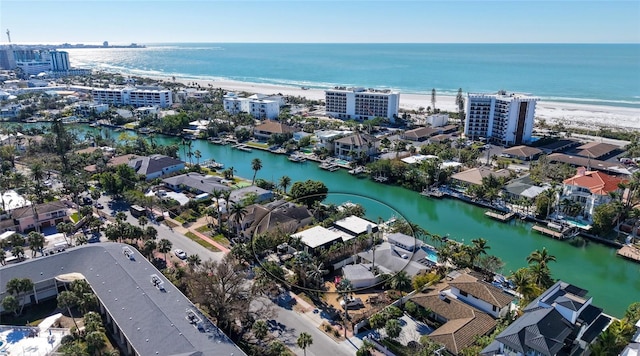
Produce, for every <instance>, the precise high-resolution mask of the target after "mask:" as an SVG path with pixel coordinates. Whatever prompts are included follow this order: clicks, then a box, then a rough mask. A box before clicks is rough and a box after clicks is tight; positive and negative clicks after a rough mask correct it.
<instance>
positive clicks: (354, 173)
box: [349, 166, 367, 175]
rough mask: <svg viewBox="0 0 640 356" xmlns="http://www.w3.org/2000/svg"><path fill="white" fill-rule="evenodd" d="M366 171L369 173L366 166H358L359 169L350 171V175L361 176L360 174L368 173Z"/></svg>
mask: <svg viewBox="0 0 640 356" xmlns="http://www.w3.org/2000/svg"><path fill="white" fill-rule="evenodd" d="M366 171H367V168H366V167H364V166H357V167H356V168H354V169H350V170H349V174H353V175H357V174H360V173H364V172H366Z"/></svg>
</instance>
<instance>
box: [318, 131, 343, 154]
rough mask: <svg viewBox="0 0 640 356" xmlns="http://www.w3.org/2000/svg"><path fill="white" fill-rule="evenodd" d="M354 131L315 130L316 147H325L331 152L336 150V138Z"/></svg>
mask: <svg viewBox="0 0 640 356" xmlns="http://www.w3.org/2000/svg"><path fill="white" fill-rule="evenodd" d="M351 133H352V131H336V130H318V131H316V132H315V136H316V140H315V141H316V143H315V148H317V149H321V148H325V149H326V150H327V151H329V152H334V151H335V147H336V146H335V140H337V139H339V138H341V137H344V136H346V135H350V134H351Z"/></svg>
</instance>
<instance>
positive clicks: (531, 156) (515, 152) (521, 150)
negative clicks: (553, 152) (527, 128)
mask: <svg viewBox="0 0 640 356" xmlns="http://www.w3.org/2000/svg"><path fill="white" fill-rule="evenodd" d="M541 153H542V150H541V149H539V148H536V147H529V146H522V145H520V146H514V147H510V148H505V149H504V150H502V154H503V155H508V156H509V157H512V158H517V159H519V160H522V161H533V160H535V159H536V158H538V156H540V154H541Z"/></svg>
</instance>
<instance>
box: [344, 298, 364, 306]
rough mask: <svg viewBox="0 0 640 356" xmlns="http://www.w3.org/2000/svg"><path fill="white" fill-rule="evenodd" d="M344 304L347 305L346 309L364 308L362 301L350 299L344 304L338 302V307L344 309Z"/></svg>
mask: <svg viewBox="0 0 640 356" xmlns="http://www.w3.org/2000/svg"><path fill="white" fill-rule="evenodd" d="M345 304H346V305H347V307H349V308H359V307H364V303H362V299H360V298H351V299H347V301H346V303H345V301H344V299H343V300H341V301H340V306H341V307H343V308H344V306H345Z"/></svg>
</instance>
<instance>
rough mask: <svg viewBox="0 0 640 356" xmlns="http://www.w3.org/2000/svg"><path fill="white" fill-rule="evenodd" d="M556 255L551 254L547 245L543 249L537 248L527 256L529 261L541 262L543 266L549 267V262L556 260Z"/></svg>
mask: <svg viewBox="0 0 640 356" xmlns="http://www.w3.org/2000/svg"><path fill="white" fill-rule="evenodd" d="M555 261H556V256H554V255H551V254H549V251H547V248H546V247H543V248H542V250H535V251H533V252H531V254H529V256H528V257H527V263H529V264H539V265H541V266H542V267H549V262H555Z"/></svg>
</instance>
